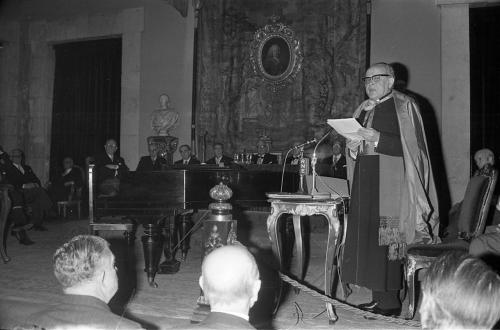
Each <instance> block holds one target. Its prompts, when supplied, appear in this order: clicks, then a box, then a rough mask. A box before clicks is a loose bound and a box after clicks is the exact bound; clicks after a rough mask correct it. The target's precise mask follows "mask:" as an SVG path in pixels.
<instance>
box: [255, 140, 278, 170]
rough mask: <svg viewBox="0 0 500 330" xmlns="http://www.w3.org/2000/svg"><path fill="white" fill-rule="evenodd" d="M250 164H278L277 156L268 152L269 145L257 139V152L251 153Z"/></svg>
mask: <svg viewBox="0 0 500 330" xmlns="http://www.w3.org/2000/svg"><path fill="white" fill-rule="evenodd" d="M252 164H258V165H263V164H278V157H276V155H273V154H270V153H269V145H268V144H267V143H266V142H265V141H263V140H259V142H257V154H256V155H252Z"/></svg>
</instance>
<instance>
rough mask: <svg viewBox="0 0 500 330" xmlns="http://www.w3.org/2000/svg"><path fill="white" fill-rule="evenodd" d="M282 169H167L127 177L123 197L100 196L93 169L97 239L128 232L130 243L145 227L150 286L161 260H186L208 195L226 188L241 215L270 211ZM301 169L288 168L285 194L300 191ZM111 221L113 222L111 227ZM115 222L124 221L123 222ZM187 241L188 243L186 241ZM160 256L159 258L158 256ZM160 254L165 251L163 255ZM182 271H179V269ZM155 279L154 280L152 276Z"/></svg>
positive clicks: (91, 212)
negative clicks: (196, 218)
mask: <svg viewBox="0 0 500 330" xmlns="http://www.w3.org/2000/svg"><path fill="white" fill-rule="evenodd" d="M282 169H283V167H282V165H238V166H236V167H235V166H233V167H225V168H220V167H215V166H209V165H198V166H192V165H191V166H188V167H179V168H172V167H171V168H167V169H165V170H163V171H160V172H134V171H130V172H126V173H124V174H123V175H122V176H121V177H120V189H119V193H118V194H117V195H115V196H104V195H101V194H100V193H99V189H98V185H97V184H96V182H95V173H94V168H93V166H90V168H89V221H90V228H91V232H92V233H97V232H98V231H99V230H125V232H126V234H127V237H128V238H129V242H133V240H134V238H135V228H136V227H137V225H143V226H144V233H145V236H143V237H142V242H143V246H144V254H145V262H146V269H145V270H146V271H147V272H148V279H149V282H150V285H154V274H155V273H156V272H157V264H158V262H159V259H160V257H161V250H162V247H163V249H164V253H165V255H166V258H167V259H168V258H174V259H175V252H176V249H174V248H173V246H175V247H177V246H179V247H180V250H181V252H182V258H185V256H186V253H187V251H188V249H189V238H188V237H185V235H186V234H187V233H189V230H190V229H191V227H192V214H193V213H195V212H196V211H198V210H203V209H207V208H208V205H209V203H211V202H213V200H211V199H210V196H209V191H210V189H211V188H212V187H214V186H215V185H217V184H219V183H221V182H223V183H224V184H226V185H227V186H229V187H230V188H231V189H232V191H233V197H232V198H231V199H230V200H229V202H230V203H231V204H232V205H233V208H236V209H238V210H263V209H264V210H267V208H268V203H267V197H266V192H277V191H280V188H281V184H282ZM298 184H299V167H298V166H297V165H286V166H285V169H284V177H283V191H286V192H294V191H297V189H298ZM110 218H114V219H115V220H113V221H112V222H110V221H109V219H110ZM116 219H119V220H118V221H117V220H116ZM183 238H184V239H183ZM155 251H156V252H155ZM157 251H160V253H159V254H158V252H157ZM177 267H178V266H177ZM150 275H151V276H150Z"/></svg>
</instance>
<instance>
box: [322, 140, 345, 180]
mask: <svg viewBox="0 0 500 330" xmlns="http://www.w3.org/2000/svg"><path fill="white" fill-rule="evenodd" d="M341 151H342V146H341V143H340V142H338V141H335V142H334V143H333V145H332V155H331V156H328V157H326V158H323V159H320V160H319V161H318V164H317V165H316V166H317V167H318V169H317V172H318V174H319V175H323V176H329V177H332V178H338V179H347V167H346V158H345V156H344V155H343V154H342V153H341ZM324 165H327V166H324Z"/></svg>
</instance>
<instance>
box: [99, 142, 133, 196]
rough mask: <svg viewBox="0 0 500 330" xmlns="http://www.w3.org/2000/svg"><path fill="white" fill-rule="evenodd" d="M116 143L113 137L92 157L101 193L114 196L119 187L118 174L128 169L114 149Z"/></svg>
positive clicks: (116, 148) (115, 148)
mask: <svg viewBox="0 0 500 330" xmlns="http://www.w3.org/2000/svg"><path fill="white" fill-rule="evenodd" d="M117 150H118V145H117V143H116V141H115V140H114V139H108V140H107V141H106V144H104V152H102V153H99V154H97V155H96V156H95V157H94V161H95V168H96V174H97V183H98V185H99V190H100V192H101V194H103V195H106V196H114V195H116V194H117V193H118V191H119V189H120V176H121V175H122V174H123V173H124V172H127V171H128V167H127V165H126V164H125V160H124V159H123V158H122V157H120V156H119V155H118V154H117V153H116V151H117Z"/></svg>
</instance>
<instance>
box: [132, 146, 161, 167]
mask: <svg viewBox="0 0 500 330" xmlns="http://www.w3.org/2000/svg"><path fill="white" fill-rule="evenodd" d="M148 151H149V156H144V157H141V159H140V160H139V165H137V169H136V171H137V172H152V171H161V170H162V167H163V166H166V165H167V161H166V160H165V158H163V157H161V156H158V145H157V144H156V143H151V144H149V145H148Z"/></svg>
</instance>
